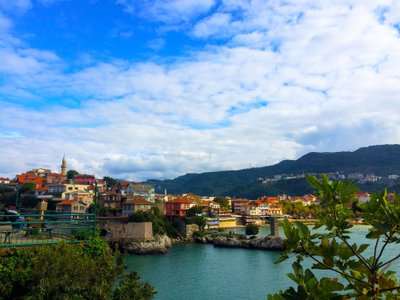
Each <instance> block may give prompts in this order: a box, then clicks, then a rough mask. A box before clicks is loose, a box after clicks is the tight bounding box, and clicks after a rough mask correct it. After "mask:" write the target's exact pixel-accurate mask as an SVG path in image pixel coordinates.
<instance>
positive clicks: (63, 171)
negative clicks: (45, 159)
mask: <svg viewBox="0 0 400 300" xmlns="http://www.w3.org/2000/svg"><path fill="white" fill-rule="evenodd" d="M61 175H62V176H67V163H66V161H65V154H64V157H63V160H62V163H61Z"/></svg>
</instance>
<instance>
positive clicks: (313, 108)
mask: <svg viewBox="0 0 400 300" xmlns="http://www.w3.org/2000/svg"><path fill="white" fill-rule="evenodd" d="M394 143H400V1H398V0H319V1H315V0H282V1H280V0H153V1H151V0H140V1H139V0H64V1H63V0H0V176H9V177H13V176H14V175H15V174H16V173H20V172H22V171H26V170H30V169H32V168H36V167H48V168H52V169H53V170H54V171H56V170H59V166H60V164H61V159H62V157H63V155H64V154H65V156H66V159H67V164H68V168H69V169H76V170H78V171H79V172H82V173H89V174H96V175H98V176H104V175H109V176H114V177H117V178H126V179H131V180H144V179H148V178H174V177H176V176H179V175H183V174H185V173H190V172H204V171H213V170H227V169H240V168H248V167H256V166H265V165H271V164H274V163H277V162H279V161H281V160H282V159H295V158H298V157H300V156H301V155H303V154H305V153H307V152H310V151H341V150H355V149H357V148H359V147H362V146H368V145H374V144H394Z"/></svg>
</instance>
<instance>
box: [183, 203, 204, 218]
mask: <svg viewBox="0 0 400 300" xmlns="http://www.w3.org/2000/svg"><path fill="white" fill-rule="evenodd" d="M201 213H203V209H202V208H201V207H200V206H197V205H195V206H192V207H191V208H189V209H188V210H187V211H186V215H187V216H188V217H194V216H197V215H199V214H201Z"/></svg>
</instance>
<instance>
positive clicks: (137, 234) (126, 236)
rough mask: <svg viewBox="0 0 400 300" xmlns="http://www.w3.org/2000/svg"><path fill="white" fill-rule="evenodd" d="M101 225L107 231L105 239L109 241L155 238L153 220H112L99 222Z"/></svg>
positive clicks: (139, 240)
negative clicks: (121, 221)
mask: <svg viewBox="0 0 400 300" xmlns="http://www.w3.org/2000/svg"><path fill="white" fill-rule="evenodd" d="M99 227H100V229H102V231H103V232H105V239H106V241H107V242H109V243H120V242H132V241H137V242H143V241H151V240H153V239H154V238H153V224H152V223H151V222H141V223H134V222H128V223H119V222H110V223H105V224H99Z"/></svg>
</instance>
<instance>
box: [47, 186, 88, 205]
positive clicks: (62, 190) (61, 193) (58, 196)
mask: <svg viewBox="0 0 400 300" xmlns="http://www.w3.org/2000/svg"><path fill="white" fill-rule="evenodd" d="M48 188H49V191H48V194H49V195H52V196H53V198H52V200H53V201H63V200H66V193H68V192H76V191H90V192H91V193H93V191H92V190H91V189H90V186H89V185H87V184H75V183H63V184H58V183H57V184H50V185H48Z"/></svg>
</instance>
